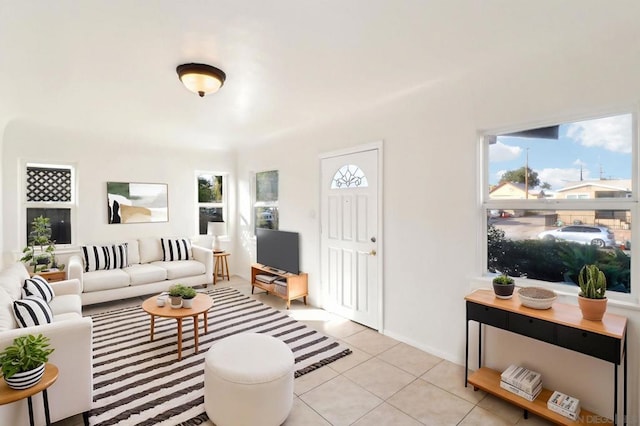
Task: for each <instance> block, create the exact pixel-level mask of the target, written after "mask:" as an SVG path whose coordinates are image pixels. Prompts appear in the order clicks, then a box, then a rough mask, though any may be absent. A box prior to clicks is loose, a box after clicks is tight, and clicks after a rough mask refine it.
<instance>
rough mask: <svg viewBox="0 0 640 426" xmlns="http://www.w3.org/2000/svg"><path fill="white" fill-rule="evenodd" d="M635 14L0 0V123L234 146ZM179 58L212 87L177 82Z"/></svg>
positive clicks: (271, 2)
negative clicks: (201, 93) (204, 91)
mask: <svg viewBox="0 0 640 426" xmlns="http://www.w3.org/2000/svg"><path fill="white" fill-rule="evenodd" d="M639 18H640V2H638V1H637V0H633V1H631V0H629V1H626V0H616V1H615V2H611V1H610V0H599V1H594V0H563V1H558V0H518V1H514V0H438V1H436V0H414V1H410V0H315V1H312V0H229V1H227V0H224V1H223V0H199V1H195V0H189V1H177V0H154V1H142V0H137V1H136V0H115V1H114V0H104V1H97V0H82V1H78V0H51V1H45V0H39V1H34V0H0V124H2V125H6V124H7V123H8V122H10V121H11V120H24V121H26V122H33V123H39V124H42V125H46V126H56V127H60V128H63V129H75V130H78V131H83V132H96V133H100V134H114V135H118V134H122V135H128V136H129V137H131V136H133V137H139V138H140V140H141V141H142V140H145V141H149V142H157V143H159V144H166V143H179V144H181V145H186V144H192V145H193V146H195V147H211V148H231V147H237V146H247V145H250V144H253V143H260V142H264V141H269V140H272V139H274V138H277V137H278V135H281V134H284V133H286V132H290V131H295V130H298V129H305V128H308V127H310V126H314V125H317V124H322V123H326V122H330V121H331V120H333V119H335V118H338V117H344V116H348V115H349V114H353V113H357V112H358V111H360V110H364V109H367V108H370V107H371V106H372V105H377V104H380V103H383V102H386V101H388V100H390V99H394V98H397V97H399V96H404V95H405V94H408V93H411V92H412V91H415V90H425V93H427V91H428V88H429V87H430V85H433V84H437V83H438V82H439V81H442V80H446V79H450V78H459V77H460V76H464V75H465V74H471V73H474V71H475V70H477V69H486V67H495V66H499V65H500V63H513V62H517V61H518V60H519V59H521V58H525V57H529V59H530V57H531V56H532V55H538V54H540V55H541V54H544V53H548V52H549V51H554V50H555V51H558V52H563V51H566V52H571V51H572V49H574V48H575V49H578V48H580V49H584V47H583V46H584V40H591V41H592V43H591V44H590V45H592V46H593V48H594V49H597V48H598V43H599V42H600V41H602V40H608V39H610V38H611V37H620V39H621V41H624V42H626V43H629V42H630V41H632V42H633V43H637V42H638V32H637V31H638V30H637V28H638V27H639V26H640V23H639V22H640V19H639ZM608 41H609V42H610V40H608ZM586 53H587V54H588V52H586ZM186 62H203V63H208V64H211V65H214V66H216V67H219V68H221V69H223V70H224V71H225V72H226V74H227V81H226V83H225V85H224V86H223V87H222V89H221V90H220V91H219V92H218V93H216V94H213V95H209V96H207V97H205V98H199V97H198V96H197V95H195V94H192V93H191V92H188V91H187V90H186V89H185V88H184V87H183V86H182V85H181V83H180V82H179V80H178V77H177V74H176V72H175V68H176V66H177V65H179V64H181V63H186Z"/></svg>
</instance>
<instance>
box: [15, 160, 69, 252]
mask: <svg viewBox="0 0 640 426" xmlns="http://www.w3.org/2000/svg"><path fill="white" fill-rule="evenodd" d="M20 166H21V167H20V172H21V173H20V174H21V179H20V185H21V188H20V196H21V199H22V200H21V201H22V203H21V204H22V209H21V210H20V215H19V217H20V225H19V229H20V231H19V234H20V236H19V241H20V245H21V247H26V246H27V244H28V237H27V235H26V234H25V233H24V232H23V231H24V230H25V229H27V226H28V224H27V209H30V208H39V209H69V210H70V221H71V242H70V243H68V244H55V248H56V250H62V249H65V248H70V247H73V246H75V245H76V244H77V234H78V233H77V200H78V197H77V186H78V181H77V176H78V173H77V165H76V164H75V163H71V162H64V161H56V162H44V161H37V160H23V161H21V164H20ZM28 167H39V168H51V169H69V170H70V171H71V201H27V168H28Z"/></svg>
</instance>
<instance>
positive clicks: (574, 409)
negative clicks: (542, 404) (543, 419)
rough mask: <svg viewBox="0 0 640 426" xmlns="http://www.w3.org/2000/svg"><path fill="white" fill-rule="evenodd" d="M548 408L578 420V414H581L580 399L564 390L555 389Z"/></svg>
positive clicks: (548, 402)
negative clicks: (564, 392)
mask: <svg viewBox="0 0 640 426" xmlns="http://www.w3.org/2000/svg"><path fill="white" fill-rule="evenodd" d="M547 408H548V409H549V410H551V411H553V412H556V413H558V414H560V415H563V416H565V417H568V418H570V419H571V420H578V416H579V415H580V400H579V399H576V398H574V397H572V396H569V395H565V394H563V393H562V392H558V391H554V392H553V394H552V395H551V398H549V400H548V401H547Z"/></svg>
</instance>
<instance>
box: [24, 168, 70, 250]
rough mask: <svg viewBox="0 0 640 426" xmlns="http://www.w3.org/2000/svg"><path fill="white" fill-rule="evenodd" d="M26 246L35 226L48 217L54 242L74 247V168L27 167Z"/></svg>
mask: <svg viewBox="0 0 640 426" xmlns="http://www.w3.org/2000/svg"><path fill="white" fill-rule="evenodd" d="M24 170H25V180H24V182H25V192H24V194H25V216H24V217H25V234H24V235H25V237H24V238H25V243H27V242H28V241H29V234H30V233H31V231H32V229H31V228H32V226H31V224H32V222H33V219H35V218H36V217H40V216H43V217H46V218H48V219H49V223H50V224H51V240H52V241H55V243H56V245H62V244H71V243H72V237H73V235H72V231H71V230H72V223H73V222H72V221H73V217H74V213H75V204H74V202H75V201H74V187H75V183H74V179H75V173H74V168H73V167H72V166H69V165H53V164H36V163H27V164H26V165H25V169H24Z"/></svg>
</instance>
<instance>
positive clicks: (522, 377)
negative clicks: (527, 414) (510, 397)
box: [500, 365, 542, 401]
mask: <svg viewBox="0 0 640 426" xmlns="http://www.w3.org/2000/svg"><path fill="white" fill-rule="evenodd" d="M500 387H501V388H502V389H505V390H508V391H509V392H511V393H514V394H516V395H518V396H521V397H523V398H524V399H526V400H527V401H533V400H534V399H536V397H537V396H538V395H539V394H540V391H541V390H542V376H541V375H540V373H536V372H535V371H532V370H529V369H527V368H524V367H520V366H517V365H510V366H509V368H507V369H506V370H504V371H503V372H502V374H501V375H500Z"/></svg>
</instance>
